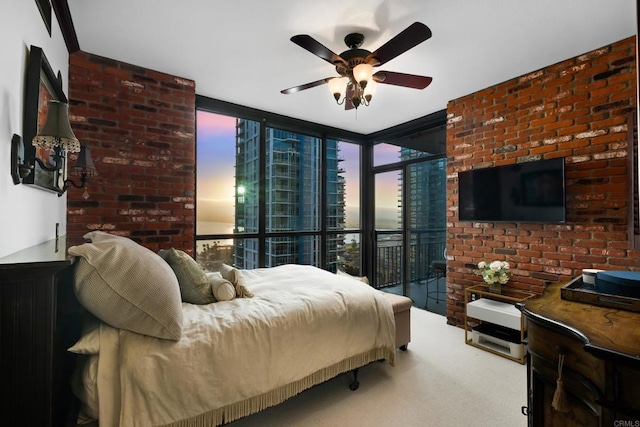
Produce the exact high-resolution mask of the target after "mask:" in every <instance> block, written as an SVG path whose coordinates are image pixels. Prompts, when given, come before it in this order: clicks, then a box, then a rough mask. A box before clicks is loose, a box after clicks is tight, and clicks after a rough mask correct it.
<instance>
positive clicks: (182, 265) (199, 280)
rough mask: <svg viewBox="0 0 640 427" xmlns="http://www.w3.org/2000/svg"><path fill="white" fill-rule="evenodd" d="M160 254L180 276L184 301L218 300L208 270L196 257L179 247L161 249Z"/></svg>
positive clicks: (204, 302)
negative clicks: (213, 291) (214, 294)
mask: <svg viewBox="0 0 640 427" xmlns="http://www.w3.org/2000/svg"><path fill="white" fill-rule="evenodd" d="M158 255H160V257H161V258H162V259H163V260H165V261H166V262H167V264H169V266H170V267H171V269H172V270H173V272H174V273H175V274H176V277H177V278H178V284H179V285H180V295H181V296H182V301H184V302H188V303H190V304H200V305H202V304H211V303H212V302H216V300H215V298H214V297H213V293H212V292H211V283H210V282H209V278H208V277H207V274H206V272H205V271H204V270H203V269H202V267H200V265H198V263H197V262H196V260H195V259H193V258H191V256H189V254H187V253H186V252H183V251H181V250H179V249H174V248H171V249H160V251H158Z"/></svg>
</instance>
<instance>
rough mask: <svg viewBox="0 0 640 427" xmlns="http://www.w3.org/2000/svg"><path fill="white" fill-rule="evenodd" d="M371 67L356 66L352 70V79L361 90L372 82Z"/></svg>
mask: <svg viewBox="0 0 640 427" xmlns="http://www.w3.org/2000/svg"><path fill="white" fill-rule="evenodd" d="M372 75H373V66H372V65H371V64H366V63H364V64H358V65H356V66H355V67H354V68H353V78H354V80H355V81H356V82H358V84H359V85H360V87H361V88H362V89H364V88H365V87H367V83H368V82H370V81H371V80H372V78H371V77H372Z"/></svg>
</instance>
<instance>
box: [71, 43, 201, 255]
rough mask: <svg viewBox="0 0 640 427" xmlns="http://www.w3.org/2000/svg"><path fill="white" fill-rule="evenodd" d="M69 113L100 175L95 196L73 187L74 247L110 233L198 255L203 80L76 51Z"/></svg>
mask: <svg viewBox="0 0 640 427" xmlns="http://www.w3.org/2000/svg"><path fill="white" fill-rule="evenodd" d="M69 112H70V120H71V125H72V127H73V130H74V133H75V134H76V136H77V137H78V139H80V142H81V143H82V144H86V145H87V146H89V147H91V154H92V157H93V162H94V164H95V166H96V169H97V170H98V176H96V177H91V178H90V180H89V183H88V192H89V194H90V196H89V198H88V199H86V200H85V199H84V198H83V197H82V194H83V190H82V189H75V188H71V189H70V190H69V191H68V196H67V197H68V202H67V209H68V212H67V240H68V244H69V245H73V244H78V243H81V242H82V241H83V239H82V236H83V235H84V234H85V233H87V232H89V231H92V230H103V231H106V232H109V233H114V234H119V235H123V236H127V237H130V238H132V239H133V240H135V241H137V242H139V243H141V244H142V245H144V246H146V247H148V248H149V249H151V250H153V251H157V250H158V249H161V248H168V247H175V248H178V249H181V250H184V251H186V252H188V253H191V254H193V248H194V229H195V209H194V194H195V83H194V82H193V81H192V80H188V79H183V78H180V77H176V76H171V75H168V74H164V73H159V72H156V71H152V70H147V69H144V68H140V67H137V66H135V65H130V64H126V63H123V62H119V61H114V60H112V59H107V58H104V57H100V56H96V55H92V54H88V53H85V52H76V53H73V54H71V55H70V58H69ZM73 162H74V160H73V157H72V159H71V161H70V165H73Z"/></svg>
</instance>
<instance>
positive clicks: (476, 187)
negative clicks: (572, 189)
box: [458, 158, 566, 223]
mask: <svg viewBox="0 0 640 427" xmlns="http://www.w3.org/2000/svg"><path fill="white" fill-rule="evenodd" d="M565 210H566V209H565V182H564V158H557V159H549V160H537V161H533V162H526V163H518V164H515V165H507V166H496V167H490V168H484V169H472V170H468V171H463V172H460V173H458V219H459V220H460V221H482V222H499V221H502V222H505V221H506V222H551V223H553V222H564V221H565Z"/></svg>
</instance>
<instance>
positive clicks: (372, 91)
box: [363, 79, 378, 102]
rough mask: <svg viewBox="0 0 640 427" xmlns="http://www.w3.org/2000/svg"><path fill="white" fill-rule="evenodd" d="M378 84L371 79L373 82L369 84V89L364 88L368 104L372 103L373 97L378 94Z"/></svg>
mask: <svg viewBox="0 0 640 427" xmlns="http://www.w3.org/2000/svg"><path fill="white" fill-rule="evenodd" d="M377 85H378V84H377V83H376V81H375V80H373V79H371V81H370V82H369V84H367V87H365V88H364V94H363V95H364V98H365V99H366V100H367V102H369V101H371V98H373V95H374V94H375V93H376V86H377Z"/></svg>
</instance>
